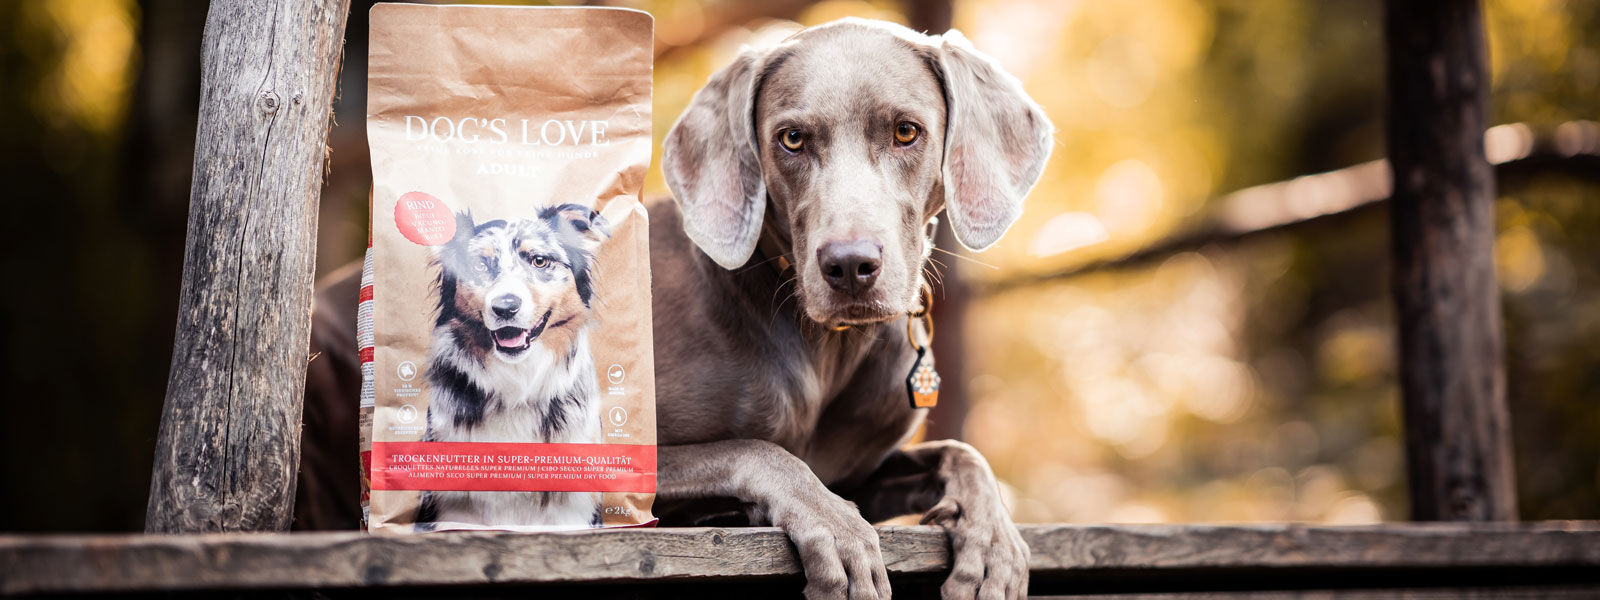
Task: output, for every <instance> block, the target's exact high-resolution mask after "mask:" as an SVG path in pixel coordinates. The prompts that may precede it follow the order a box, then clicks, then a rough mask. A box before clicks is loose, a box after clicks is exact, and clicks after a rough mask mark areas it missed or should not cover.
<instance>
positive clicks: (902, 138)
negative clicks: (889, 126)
mask: <svg viewBox="0 0 1600 600" xmlns="http://www.w3.org/2000/svg"><path fill="white" fill-rule="evenodd" d="M918 133H921V131H920V130H918V129H917V126H916V125H913V124H911V123H907V122H905V121H901V122H900V124H899V125H896V126H895V127H894V141H896V142H900V145H901V146H908V145H910V144H911V142H915V141H917V134H918Z"/></svg>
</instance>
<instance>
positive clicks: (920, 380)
mask: <svg viewBox="0 0 1600 600" xmlns="http://www.w3.org/2000/svg"><path fill="white" fill-rule="evenodd" d="M938 223H939V219H938V217H934V218H932V219H929V223H928V239H929V243H930V244H931V243H932V239H933V230H934V228H935V227H937V226H938ZM767 233H768V232H765V231H763V232H762V234H763V235H762V236H761V237H760V238H758V239H757V240H756V250H757V251H758V252H760V253H761V260H762V261H763V262H766V263H767V264H770V265H772V268H773V269H775V270H776V271H777V272H778V277H779V279H780V280H781V279H782V278H783V275H784V274H785V273H788V272H789V271H790V270H792V269H794V263H793V262H790V260H789V253H788V252H785V251H784V249H783V248H782V247H780V246H779V244H778V241H777V240H776V239H775V236H773V235H767ZM932 311H933V286H930V285H928V282H926V281H924V282H922V306H920V307H918V308H917V309H916V310H914V311H911V312H908V313H906V340H907V341H909V342H910V343H911V348H912V349H913V350H916V352H917V359H916V360H915V361H913V362H912V363H911V372H910V373H907V374H906V396H907V397H908V399H909V400H910V402H911V407H912V408H933V407H934V406H937V405H938V404H939V384H940V383H941V380H940V378H939V371H937V370H935V369H934V362H933V316H932ZM918 323H921V324H922V327H920V328H919V327H917V324H918ZM852 327H854V326H852V325H835V326H833V327H832V328H831V329H833V330H834V331H846V330H848V329H851V328H852ZM919 329H921V330H922V332H923V335H922V336H921V337H922V340H921V341H918V335H917V332H918V330H919Z"/></svg>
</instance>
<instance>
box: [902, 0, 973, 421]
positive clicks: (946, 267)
mask: <svg viewBox="0 0 1600 600" xmlns="http://www.w3.org/2000/svg"><path fill="white" fill-rule="evenodd" d="M905 7H906V24H907V25H908V26H910V27H911V28H912V29H915V30H917V31H922V32H926V33H929V34H933V35H938V34H942V33H944V32H946V31H949V30H950V26H951V19H952V17H953V14H954V10H955V8H954V6H953V3H952V2H951V1H950V0H906V3H905ZM941 220H942V221H943V223H940V225H939V229H938V231H937V232H936V233H935V234H934V246H935V247H938V248H942V249H945V250H949V251H951V252H956V253H959V252H962V250H961V244H960V243H959V242H957V241H956V237H955V233H954V232H952V231H951V230H950V223H949V221H950V218H949V217H948V216H947V217H945V218H943V219H941ZM933 259H934V260H937V261H939V262H940V263H942V264H937V265H934V268H936V269H937V270H938V272H939V279H940V280H941V281H942V282H943V283H937V282H932V281H930V282H929V283H932V284H933V288H934V302H933V329H934V332H935V333H936V334H937V335H935V336H934V338H933V354H934V360H935V364H936V366H937V367H938V369H939V376H940V377H941V378H942V380H943V383H942V384H940V386H939V406H937V407H935V408H934V409H933V410H931V411H930V412H929V413H928V425H927V438H928V439H930V440H939V439H952V440H959V439H961V428H962V426H964V425H965V424H966V420H967V409H968V408H969V404H968V400H967V372H966V351H965V344H966V339H965V338H966V336H965V331H966V319H965V315H966V312H967V303H968V298H969V296H970V294H969V290H968V289H967V285H966V283H964V282H963V281H962V279H961V259H959V258H957V257H955V256H952V255H949V254H944V253H941V252H935V253H934V255H933Z"/></svg>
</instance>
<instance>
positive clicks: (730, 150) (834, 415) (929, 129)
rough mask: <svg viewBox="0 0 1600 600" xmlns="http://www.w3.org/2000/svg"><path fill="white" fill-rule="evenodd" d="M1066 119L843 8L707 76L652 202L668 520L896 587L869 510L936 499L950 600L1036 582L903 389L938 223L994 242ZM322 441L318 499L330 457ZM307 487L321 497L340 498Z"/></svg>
mask: <svg viewBox="0 0 1600 600" xmlns="http://www.w3.org/2000/svg"><path fill="white" fill-rule="evenodd" d="M1052 133H1053V128H1052V126H1051V125H1050V122H1049V120H1048V119H1047V118H1046V117H1045V115H1044V112H1043V111H1042V110H1040V108H1039V107H1038V105H1036V104H1035V103H1034V102H1033V101H1032V100H1031V99H1030V98H1029V97H1028V96H1027V94H1026V93H1025V92H1024V91H1023V90H1022V86H1021V84H1020V83H1019V82H1018V81H1017V80H1016V79H1015V78H1014V77H1012V76H1010V75H1009V74H1007V73H1005V72H1004V71H1002V70H1001V69H1000V68H999V67H998V66H997V65H996V64H995V63H994V62H993V61H991V60H990V59H989V58H987V57H985V56H983V55H982V54H980V53H978V52H977V51H975V50H974V49H973V48H972V46H971V45H970V44H969V43H968V42H967V40H966V39H965V38H964V37H962V35H961V34H960V33H959V32H956V31H951V32H949V33H946V34H944V35H942V36H928V35H923V34H919V33H915V32H912V31H910V30H908V29H906V28H904V27H900V26H898V25H892V24H888V23H881V22H875V21H864V20H858V19H847V20H844V21H838V22H834V23H830V24H827V25H822V26H818V27H813V28H810V29H807V30H804V31H802V32H800V33H797V34H795V35H794V36H792V37H790V38H789V39H787V40H785V41H784V42H782V43H780V44H778V45H776V46H774V47H771V48H763V49H750V48H747V49H745V50H743V51H742V52H741V53H740V54H739V55H738V57H737V58H736V59H735V60H734V62H733V63H732V64H731V65H729V66H727V67H726V68H724V69H723V70H721V71H720V72H718V73H716V74H715V75H713V76H712V77H711V79H710V81H709V82H707V84H706V86H705V87H704V88H703V89H701V90H700V91H699V92H698V93H697V94H695V96H694V99H693V101H692V102H691V104H690V106H689V107H688V109H687V110H685V111H684V113H683V114H682V116H681V117H680V118H679V119H678V122H677V124H676V125H675V126H674V127H673V128H672V131H671V132H670V133H668V135H667V138H666V142H665V144H664V149H663V150H664V152H663V155H662V169H663V171H664V174H665V175H666V180H667V183H668V186H669V187H670V188H671V190H672V193H673V196H674V200H675V202H672V201H657V202H651V203H650V206H649V210H650V240H651V243H650V252H651V256H650V263H651V268H652V270H653V280H654V281H653V290H652V295H653V298H654V306H653V308H654V311H655V317H654V322H655V329H654V336H655V356H656V361H657V367H656V374H657V382H656V390H657V397H656V403H657V410H658V415H659V417H658V418H659V425H658V440H659V444H660V446H661V447H660V450H659V465H658V466H659V469H658V470H659V475H658V477H659V483H658V496H657V504H656V513H657V515H658V516H659V517H660V518H661V519H662V523H663V524H668V525H674V524H676V525H692V524H708V523H716V524H732V523H751V524H763V523H767V524H771V525H775V526H777V527H780V528H782V529H783V530H784V531H785V532H786V533H787V534H788V535H789V537H790V539H791V540H792V541H793V542H794V544H795V547H796V548H797V549H798V551H799V556H800V559H801V562H802V563H803V565H804V567H805V571H806V577H807V585H806V589H805V593H806V596H807V597H809V598H887V597H889V595H890V589H889V580H888V576H887V573H886V571H885V568H884V562H883V557H882V555H881V552H880V550H879V546H878V536H877V533H876V531H875V530H874V529H873V528H872V526H871V523H874V522H878V521H882V520H885V519H889V518H892V517H897V516H902V515H910V514H919V513H920V514H923V515H924V516H923V518H922V520H923V522H924V523H931V524H935V525H939V526H941V527H943V528H944V529H946V530H947V531H948V532H949V535H950V540H951V545H952V550H953V555H952V556H953V561H954V566H953V569H952V572H951V574H950V576H949V578H948V579H947V580H946V582H945V583H944V585H943V587H942V592H943V596H944V597H945V598H1021V597H1023V596H1025V595H1026V592H1027V586H1028V547H1027V545H1026V544H1024V543H1023V541H1022V538H1021V536H1020V535H1019V534H1018V533H1017V529H1016V527H1015V525H1013V524H1012V522H1011V518H1010V516H1009V514H1008V512H1007V510H1006V508H1005V506H1004V505H1003V504H1002V501H1001V498H1000V492H999V488H998V485H997V483H996V481H995V478H994V475H993V473H992V472H991V471H990V469H989V466H988V463H987V462H986V461H985V460H984V459H983V457H982V456H981V455H980V454H979V453H978V452H977V451H976V450H974V449H973V448H972V447H971V446H968V445H966V444H963V443H959V442H954V441H936V442H926V443H920V444H912V445H907V442H908V441H909V440H910V438H911V436H912V434H913V432H914V431H915V430H916V429H917V427H918V425H920V424H921V422H922V420H923V418H924V416H925V413H926V412H927V410H926V409H918V408H913V407H912V406H911V404H910V402H909V401H908V399H907V392H906V388H905V377H906V374H907V373H908V372H909V370H910V368H911V366H912V363H913V361H914V360H915V353H914V351H913V349H912V346H911V344H910V342H909V340H908V339H907V337H906V319H907V316H906V315H907V314H908V313H911V312H914V311H916V310H917V309H918V307H919V306H920V300H919V298H920V295H919V290H920V289H921V287H922V286H923V285H924V281H923V277H924V263H925V261H926V260H927V258H928V256H929V253H930V252H931V251H932V241H931V240H930V239H929V238H928V236H927V234H926V231H927V230H928V224H929V222H930V221H931V220H932V219H933V218H934V217H935V215H937V214H938V213H939V212H940V211H941V210H944V211H947V212H948V214H949V219H950V222H951V225H952V226H953V228H954V230H955V232H956V235H957V237H958V239H959V240H960V241H961V243H962V244H964V245H966V246H967V247H969V248H972V249H975V250H981V249H984V248H987V247H989V246H990V245H993V244H994V243H995V242H996V241H998V240H999V239H1000V237H1001V236H1002V235H1003V234H1004V233H1005V231H1006V230H1007V229H1008V228H1009V227H1010V226H1011V224H1012V223H1013V222H1014V221H1015V220H1016V219H1017V217H1018V216H1019V215H1020V213H1021V211H1022V201H1023V198H1024V197H1025V196H1026V195H1027V193H1028V191H1029V190H1030V189H1031V188H1032V187H1033V184H1034V183H1035V182H1036V181H1037V180H1038V178H1039V175H1040V172H1041V171H1042V170H1043V168H1044V164H1045V161H1046V159H1048V157H1049V154H1050V149H1051V144H1052V137H1051V136H1052ZM348 279H350V276H345V278H344V280H340V281H337V282H335V283H333V284H331V285H330V286H329V287H328V290H329V291H332V290H338V291H339V292H340V293H343V292H345V291H351V290H353V289H354V287H355V284H354V283H353V282H351V281H348ZM351 296H352V297H353V292H352V293H351ZM322 297H323V298H326V297H327V296H322ZM354 308H355V304H354V302H349V301H342V300H341V301H336V302H323V301H319V305H318V310H319V311H339V314H333V315H326V316H324V315H321V314H319V316H318V318H317V320H316V322H315V326H314V329H317V330H318V331H315V332H314V335H313V339H314V345H315V344H317V343H324V344H327V345H329V346H334V348H330V349H329V350H330V351H334V352H337V351H338V350H337V348H342V347H349V346H350V344H349V343H347V342H341V341H336V340H335V338H337V337H338V336H345V337H348V336H349V330H348V328H346V329H344V330H334V331H332V332H329V331H327V330H328V329H329V328H332V327H336V326H341V325H344V324H345V323H349V322H353V318H346V317H345V316H344V315H343V313H353V311H354ZM352 354H353V352H352ZM325 362H327V361H325ZM330 364H332V366H333V368H331V369H330V368H328V367H323V368H321V369H319V368H316V367H315V366H314V367H313V369H312V375H311V377H312V381H311V382H310V383H308V386H307V390H308V394H309V396H308V398H307V415H308V416H307V418H308V420H309V419H311V418H312V416H313V415H314V414H315V413H316V412H317V411H319V410H323V411H324V412H326V409H322V408H321V407H320V406H319V405H328V404H337V403H349V399H348V397H340V398H321V397H319V396H320V395H322V393H321V391H322V390H335V389H339V387H340V386H342V385H348V383H335V382H333V381H332V380H334V379H337V380H339V381H341V382H349V381H350V377H351V375H350V373H347V372H345V371H348V369H346V368H344V367H341V366H339V365H338V364H333V363H330ZM351 364H353V363H351ZM335 371H337V372H335ZM319 378H320V379H328V380H329V381H319ZM357 379H359V378H358V377H357ZM308 428H309V426H308ZM352 429H353V426H352ZM312 438H313V436H310V435H308V436H307V441H306V446H307V448H306V456H307V459H306V462H305V463H304V464H305V465H306V468H307V469H308V470H311V471H313V472H312V473H309V474H304V475H303V476H302V481H303V482H307V483H312V484H313V485H312V489H313V490H315V489H318V486H317V485H316V484H315V481H316V480H317V473H316V472H315V471H319V470H324V471H325V470H328V467H327V466H325V465H326V464H330V463H328V462H326V461H321V462H322V464H318V462H319V461H318V459H317V454H318V453H319V452H321V451H322V450H319V448H318V447H317V446H318V442H317V440H314V439H312ZM331 464H343V463H342V462H335V463H331ZM334 471H337V472H336V473H334V474H333V475H330V476H328V477H329V478H331V477H346V473H345V470H344V469H334ZM308 478H310V480H309V481H308ZM324 479H327V478H324ZM322 489H326V486H323V487H322ZM300 496H301V499H302V501H307V502H309V503H310V504H312V505H313V506H310V507H307V508H306V509H305V511H315V510H316V509H315V506H314V505H316V504H325V503H326V501H325V500H324V499H321V498H313V497H308V493H307V492H306V491H305V490H302V494H301V495H300Z"/></svg>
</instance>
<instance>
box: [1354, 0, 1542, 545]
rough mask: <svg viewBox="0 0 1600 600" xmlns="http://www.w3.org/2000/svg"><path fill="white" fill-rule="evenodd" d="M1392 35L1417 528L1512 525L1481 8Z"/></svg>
mask: <svg viewBox="0 0 1600 600" xmlns="http://www.w3.org/2000/svg"><path fill="white" fill-rule="evenodd" d="M1384 35H1385V39H1386V40H1387V42H1388V50H1387V57H1388V58H1387V65H1388V85H1389V95H1388V140H1389V141H1388V150H1389V161H1390V165H1391V166H1392V170H1393V186H1394V191H1393V196H1392V198H1391V200H1390V206H1389V216H1390V228H1391V230H1390V236H1391V237H1390V239H1391V244H1392V248H1391V251H1392V252H1393V255H1394V260H1393V273H1392V280H1391V281H1392V285H1393V288H1394V298H1395V307H1396V319H1397V322H1398V325H1399V338H1400V365H1399V366H1400V389H1401V397H1402V404H1403V405H1404V414H1405V423H1406V466H1407V475H1408V478H1409V481H1410V491H1411V517H1412V518H1413V519H1415V520H1424V521H1434V520H1447V521H1489V520H1497V521H1503V520H1513V519H1516V518H1517V501H1516V481H1515V479H1514V474H1513V472H1512V464H1511V417H1510V415H1509V412H1508V410H1507V408H1506V383H1505V365H1504V364H1503V357H1502V355H1503V352H1504V350H1503V347H1502V346H1503V344H1502V341H1501V326H1500V290H1499V288H1498V286H1497V285H1496V284H1495V276H1494V237H1495V229H1494V199H1495V182H1494V171H1493V170H1492V169H1491V168H1490V166H1489V161H1488V159H1487V158H1486V157H1485V153H1484V131H1485V128H1486V127H1487V124H1488V121H1489V83H1490V82H1489V70H1488V60H1487V56H1486V55H1487V50H1486V49H1485V44H1484V33H1483V14H1482V7H1481V6H1480V2H1479V1H1478V0H1445V1H1439V2H1415V1H1403V0H1391V1H1390V2H1387V3H1385V22H1384Z"/></svg>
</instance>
